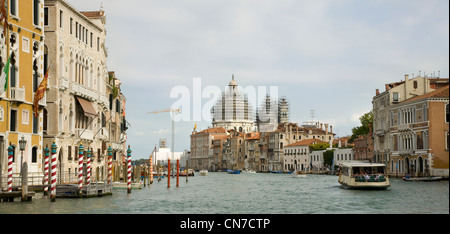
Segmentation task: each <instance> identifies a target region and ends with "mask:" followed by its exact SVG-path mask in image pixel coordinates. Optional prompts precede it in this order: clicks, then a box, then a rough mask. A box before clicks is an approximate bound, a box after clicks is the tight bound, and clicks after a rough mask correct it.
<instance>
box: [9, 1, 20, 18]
mask: <svg viewBox="0 0 450 234" xmlns="http://www.w3.org/2000/svg"><path fill="white" fill-rule="evenodd" d="M9 10H10V11H9V12H10V13H11V15H14V16H18V14H17V0H11V1H10V3H9Z"/></svg>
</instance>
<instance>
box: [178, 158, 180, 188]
mask: <svg viewBox="0 0 450 234" xmlns="http://www.w3.org/2000/svg"><path fill="white" fill-rule="evenodd" d="M179 178H180V159H177V187H179V186H180V180H179Z"/></svg>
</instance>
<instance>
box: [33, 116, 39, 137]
mask: <svg viewBox="0 0 450 234" xmlns="http://www.w3.org/2000/svg"><path fill="white" fill-rule="evenodd" d="M38 131H39V115H38V116H36V117H35V116H34V114H33V133H34V134H38Z"/></svg>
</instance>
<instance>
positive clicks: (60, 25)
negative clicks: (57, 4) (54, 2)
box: [59, 10, 64, 28]
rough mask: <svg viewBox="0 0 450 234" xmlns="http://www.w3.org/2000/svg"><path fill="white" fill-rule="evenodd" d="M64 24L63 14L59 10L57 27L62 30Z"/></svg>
mask: <svg viewBox="0 0 450 234" xmlns="http://www.w3.org/2000/svg"><path fill="white" fill-rule="evenodd" d="M63 23H64V13H63V11H62V10H59V27H60V28H63Z"/></svg>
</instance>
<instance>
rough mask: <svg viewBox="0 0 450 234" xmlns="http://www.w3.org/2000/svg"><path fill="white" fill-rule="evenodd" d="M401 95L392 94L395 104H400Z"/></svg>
mask: <svg viewBox="0 0 450 234" xmlns="http://www.w3.org/2000/svg"><path fill="white" fill-rule="evenodd" d="M399 97H400V96H399V94H398V93H392V101H393V102H398V101H399V99H400V98H399Z"/></svg>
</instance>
